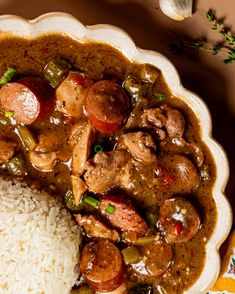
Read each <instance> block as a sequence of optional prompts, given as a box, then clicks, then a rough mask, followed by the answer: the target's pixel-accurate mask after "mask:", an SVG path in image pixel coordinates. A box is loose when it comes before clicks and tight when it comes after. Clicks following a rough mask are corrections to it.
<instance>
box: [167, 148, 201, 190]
mask: <svg viewBox="0 0 235 294" xmlns="http://www.w3.org/2000/svg"><path fill="white" fill-rule="evenodd" d="M162 165H163V167H164V168H165V169H166V170H167V171H168V172H169V174H171V175H172V176H173V178H174V181H173V183H172V185H171V189H172V190H173V191H174V193H181V192H182V193H190V192H192V191H193V190H195V189H196V188H197V186H198V183H199V175H198V172H197V169H196V167H195V166H194V164H193V163H192V161H191V160H190V159H188V158H187V157H185V156H183V155H179V154H169V155H167V156H165V157H164V158H163V160H162Z"/></svg>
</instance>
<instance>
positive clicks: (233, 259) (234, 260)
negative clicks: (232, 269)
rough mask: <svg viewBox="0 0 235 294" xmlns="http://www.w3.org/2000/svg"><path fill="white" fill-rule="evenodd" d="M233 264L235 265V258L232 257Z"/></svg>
mask: <svg viewBox="0 0 235 294" xmlns="http://www.w3.org/2000/svg"><path fill="white" fill-rule="evenodd" d="M232 264H233V266H235V258H233V257H232Z"/></svg>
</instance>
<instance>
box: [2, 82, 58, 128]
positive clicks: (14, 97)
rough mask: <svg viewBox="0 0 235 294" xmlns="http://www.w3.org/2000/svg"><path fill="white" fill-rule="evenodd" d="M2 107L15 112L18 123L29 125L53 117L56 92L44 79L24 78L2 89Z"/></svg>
mask: <svg viewBox="0 0 235 294" xmlns="http://www.w3.org/2000/svg"><path fill="white" fill-rule="evenodd" d="M0 105H1V107H2V108H3V109H4V110H5V111H13V112H14V118H15V120H16V121H17V122H18V123H22V124H25V125H29V124H32V123H34V122H39V121H42V120H43V119H44V118H45V117H48V116H50V115H51V113H52V112H53V110H54V107H55V97H54V91H53V89H52V87H51V86H50V85H49V84H48V83H47V82H46V81H45V80H44V79H42V78H39V77H27V78H23V79H20V80H18V81H16V82H14V83H8V84H6V85H5V86H3V87H2V88H1V89H0Z"/></svg>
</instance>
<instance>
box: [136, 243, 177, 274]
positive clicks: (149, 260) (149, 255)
mask: <svg viewBox="0 0 235 294" xmlns="http://www.w3.org/2000/svg"><path fill="white" fill-rule="evenodd" d="M138 250H139V253H140V255H141V257H140V260H139V261H138V262H137V263H133V264H132V269H133V270H134V271H135V272H136V273H137V274H139V275H141V276H145V277H147V278H152V277H157V276H160V275H162V274H163V273H164V272H165V271H166V270H167V269H168V268H169V266H170V265H171V264H172V261H173V250H172V247H171V245H170V244H168V243H166V242H165V241H164V240H158V241H154V242H152V243H150V244H147V245H143V246H139V247H138Z"/></svg>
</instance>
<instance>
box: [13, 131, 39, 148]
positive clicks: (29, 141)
mask: <svg viewBox="0 0 235 294" xmlns="http://www.w3.org/2000/svg"><path fill="white" fill-rule="evenodd" d="M17 130H18V133H19V135H20V138H21V140H22V142H23V143H24V145H25V146H26V147H28V148H29V150H30V151H32V150H34V149H35V148H36V147H37V142H36V140H35V138H34V136H33V135H32V133H31V132H30V130H29V129H28V128H27V127H26V126H17Z"/></svg>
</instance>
